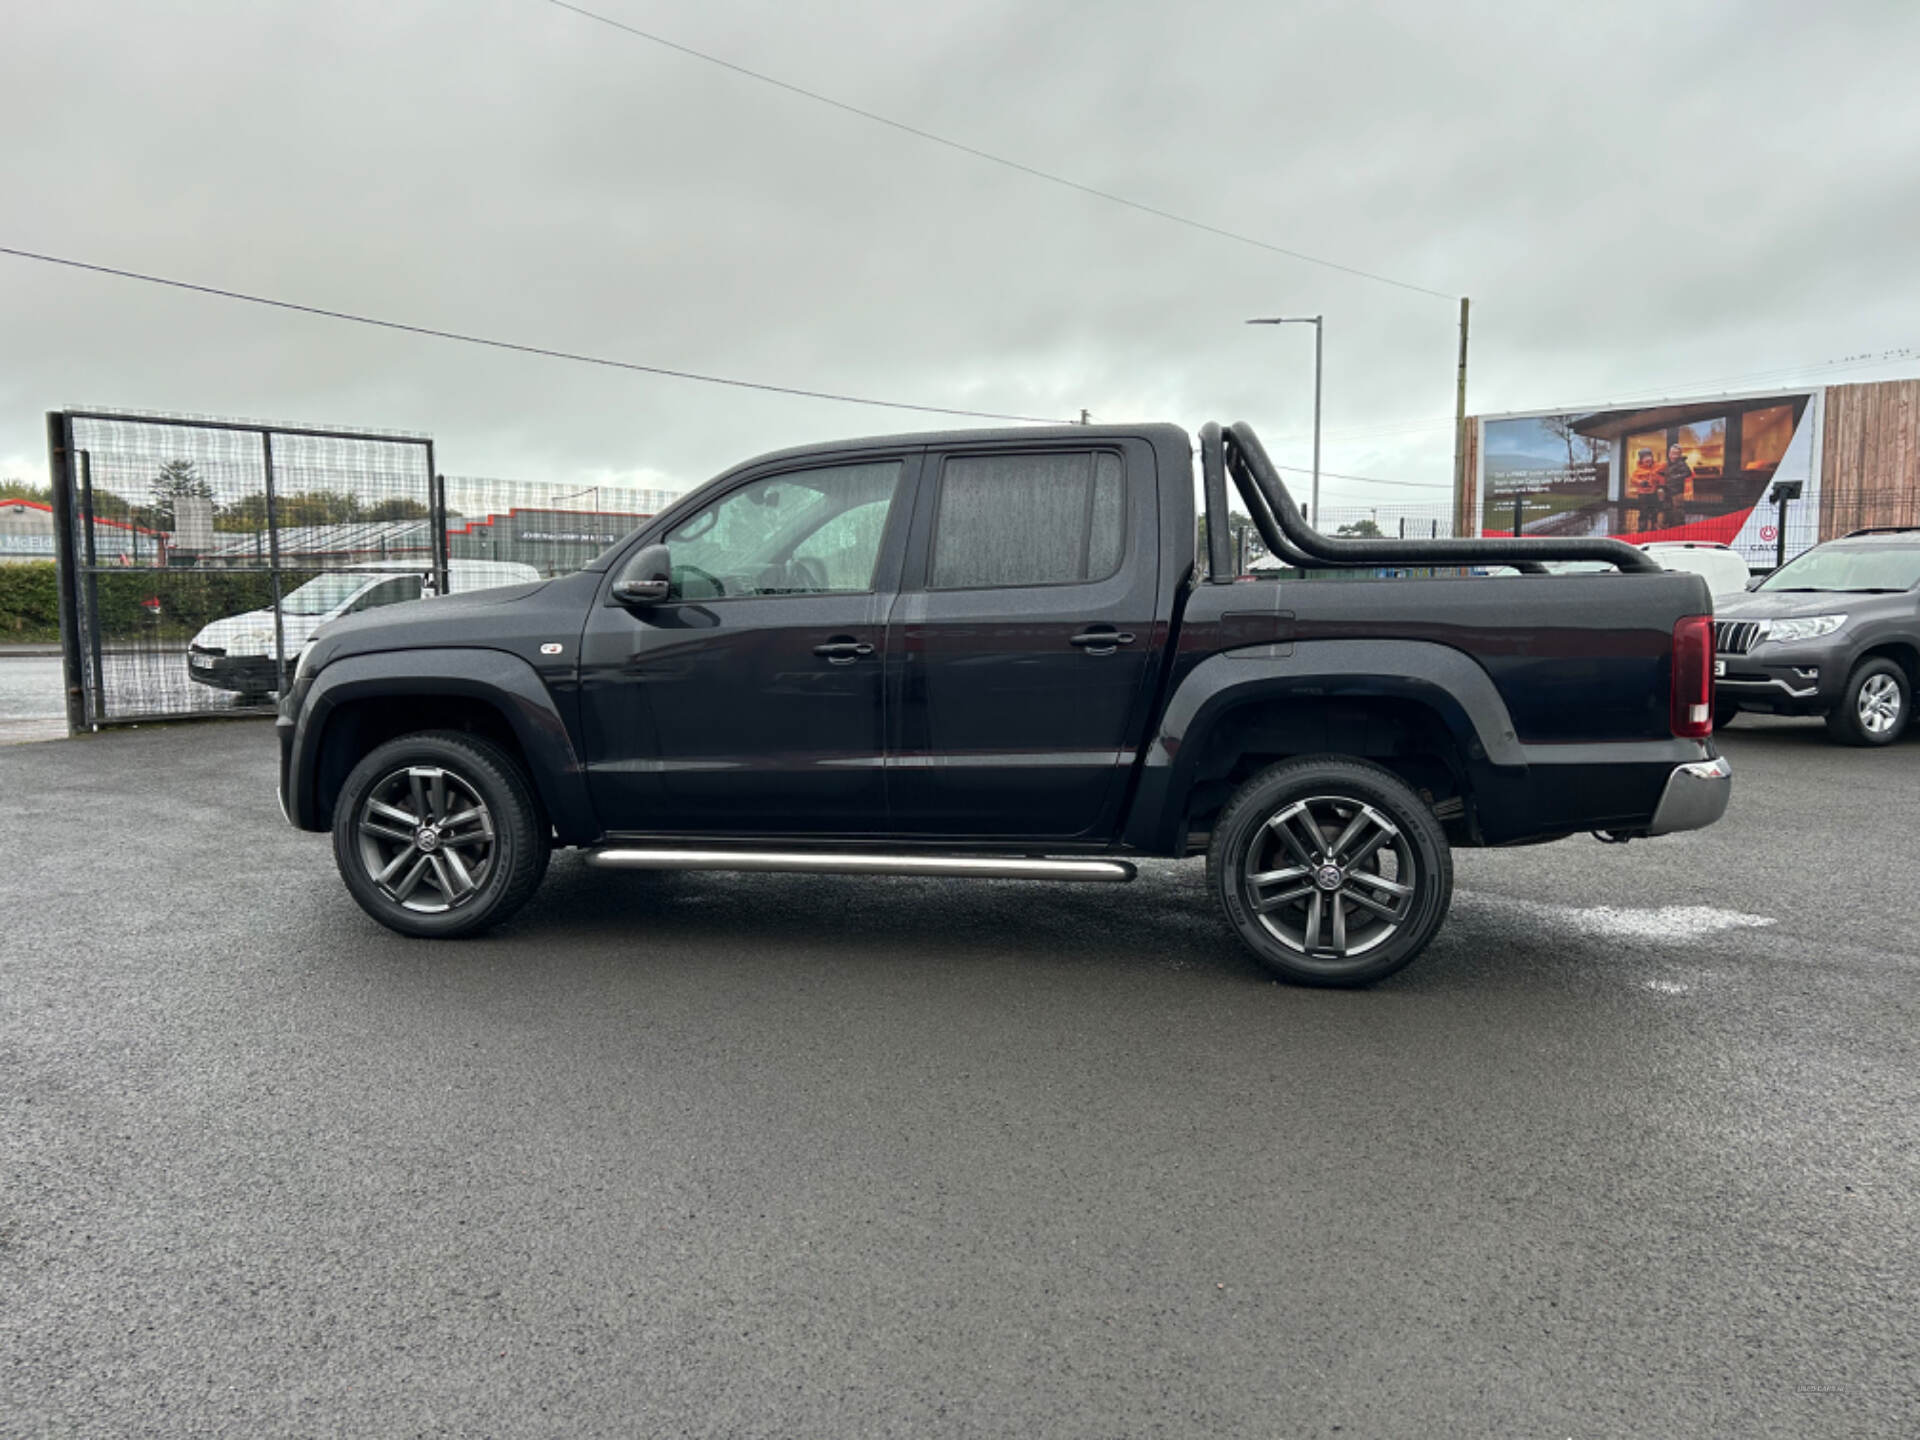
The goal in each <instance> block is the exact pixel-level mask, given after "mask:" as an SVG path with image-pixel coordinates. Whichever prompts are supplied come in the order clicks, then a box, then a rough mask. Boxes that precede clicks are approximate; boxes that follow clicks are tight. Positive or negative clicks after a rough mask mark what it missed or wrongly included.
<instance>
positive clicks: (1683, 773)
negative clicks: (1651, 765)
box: [1647, 755, 1733, 835]
mask: <svg viewBox="0 0 1920 1440" xmlns="http://www.w3.org/2000/svg"><path fill="white" fill-rule="evenodd" d="M1732 796H1733V767H1732V766H1731V765H1729V764H1728V763H1727V757H1726V756H1724V755H1716V756H1715V757H1714V758H1713V759H1711V760H1695V761H1692V762H1691V763H1689V764H1686V765H1676V766H1675V767H1674V770H1673V773H1672V774H1671V775H1669V776H1668V777H1667V785H1666V788H1665V789H1664V790H1662V791H1661V792H1660V804H1659V807H1658V808H1657V809H1656V810H1655V811H1654V812H1653V823H1652V824H1651V825H1649V826H1648V827H1647V834H1649V835H1671V834H1673V833H1675V832H1676V831H1679V830H1704V829H1705V828H1706V827H1707V826H1709V825H1711V824H1713V822H1714V821H1716V820H1718V819H1719V818H1720V817H1721V816H1722V815H1724V814H1726V813H1727V801H1728V800H1729V799H1731V798H1732Z"/></svg>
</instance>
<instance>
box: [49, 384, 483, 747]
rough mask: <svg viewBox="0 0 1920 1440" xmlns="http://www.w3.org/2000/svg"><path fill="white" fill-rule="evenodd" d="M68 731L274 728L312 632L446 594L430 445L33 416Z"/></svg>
mask: <svg viewBox="0 0 1920 1440" xmlns="http://www.w3.org/2000/svg"><path fill="white" fill-rule="evenodd" d="M47 446H48V458H49V461H50V464H49V467H48V468H49V471H50V473H51V475H52V478H53V510H54V532H55V547H56V553H57V558H58V561H59V566H60V582H61V584H60V637H61V648H62V652H63V655H64V657H65V670H66V676H65V679H66V689H67V724H68V727H69V728H70V729H72V730H74V731H80V730H86V729H92V728H97V727H98V726H101V725H122V724H132V723H135V722H139V721H149V720H167V719H182V718H188V717H196V718H197V717H203V716H216V715H263V714H271V713H272V711H273V707H274V697H275V696H276V695H278V694H279V693H281V692H282V691H283V690H284V689H285V688H286V685H287V682H288V680H289V679H290V678H291V676H292V673H293V670H294V667H295V666H296V665H297V664H298V663H299V659H300V652H301V650H302V649H303V648H304V647H305V644H306V642H307V639H308V637H309V636H311V634H312V633H313V631H314V630H315V629H316V628H318V626H319V625H321V624H322V623H324V622H325V621H327V620H329V619H333V618H335V617H336V616H338V615H342V614H348V613H352V612H354V611H358V610H363V609H367V608H371V607H372V606H375V605H380V604H386V603H389V602H391V601H394V600H401V599H411V598H415V597H417V596H418V595H420V594H421V593H423V592H425V593H434V592H444V591H445V590H446V588H447V558H448V557H447V524H446V499H445V493H444V486H443V485H442V483H441V481H440V480H439V478H438V476H437V475H436V473H435V470H434V462H433V441H432V440H430V439H428V438H427V437H426V436H423V435H402V434H396V433H378V432H374V433H368V432H356V431H348V430H334V429H324V428H301V427H296V426H285V425H261V424H253V423H248V422H244V421H231V420H203V419H194V418H187V417H179V416H163V415H149V414H138V413H131V412H115V411H81V410H67V411H56V412H53V413H51V414H49V415H48V416H47Z"/></svg>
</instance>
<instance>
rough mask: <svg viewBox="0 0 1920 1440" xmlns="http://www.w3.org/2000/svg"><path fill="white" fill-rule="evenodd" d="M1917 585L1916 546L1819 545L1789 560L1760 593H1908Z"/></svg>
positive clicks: (1919, 557) (1919, 561)
mask: <svg viewBox="0 0 1920 1440" xmlns="http://www.w3.org/2000/svg"><path fill="white" fill-rule="evenodd" d="M1916 584H1920V545H1844V544H1842V545H1822V546H1820V547H1819V548H1817V549H1814V550H1809V551H1807V553H1806V554H1804V555H1802V556H1800V557H1799V558H1798V559H1796V560H1789V561H1788V562H1787V563H1786V564H1785V565H1782V566H1781V567H1780V568H1779V569H1778V570H1776V571H1774V572H1773V574H1771V575H1769V576H1768V577H1767V578H1766V579H1765V580H1763V581H1762V582H1761V584H1760V588H1761V589H1762V590H1910V589H1912V588H1913V586H1914V585H1916Z"/></svg>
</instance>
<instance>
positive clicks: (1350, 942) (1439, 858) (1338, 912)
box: [1207, 756, 1453, 985]
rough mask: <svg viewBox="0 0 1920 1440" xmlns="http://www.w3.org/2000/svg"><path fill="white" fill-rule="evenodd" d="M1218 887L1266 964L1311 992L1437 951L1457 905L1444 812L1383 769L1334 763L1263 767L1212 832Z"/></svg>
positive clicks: (1212, 882)
mask: <svg viewBox="0 0 1920 1440" xmlns="http://www.w3.org/2000/svg"><path fill="white" fill-rule="evenodd" d="M1207 882H1208V884H1209V886H1210V887H1211V888H1212V890H1213V892H1214V897H1215V898H1216V899H1217V900H1218V901H1219V903H1220V907H1221V909H1222V910H1223V911H1224V912H1225V913H1226V917H1227V922H1228V923H1229V924H1230V925H1232V926H1233V928H1234V931H1235V933H1236V934H1238V935H1239V937H1240V939H1241V941H1242V942H1243V943H1244V944H1245V945H1246V946H1247V948H1248V949H1249V950H1251V951H1252V952H1253V953H1254V955H1255V956H1256V957H1257V958H1258V959H1259V961H1260V962H1261V964H1263V965H1265V966H1266V967H1267V968H1268V969H1269V970H1271V971H1273V972H1274V973H1275V974H1277V975H1279V976H1281V977H1282V978H1283V979H1286V980H1290V981H1294V982H1295V983H1298V984H1303V985H1365V984H1368V983H1369V982H1371V981H1374V980H1379V979H1382V978H1384V977H1385V976H1388V975H1391V974H1393V973H1394V971H1396V970H1399V969H1400V968H1401V967H1402V966H1405V965H1407V964H1409V963H1410V962H1411V961H1412V960H1413V959H1414V957H1415V956H1417V955H1418V954H1419V953H1420V952H1421V951H1422V950H1423V949H1425V948H1426V946H1427V942H1428V941H1430V940H1431V939H1432V938H1433V936H1434V933H1435V932H1436V931H1438V930H1439V928H1440V924H1441V922H1442V921H1443V920H1445V919H1446V915H1447V906H1448V905H1449V903H1450V902H1451V901H1452V898H1453V856H1452V853H1451V851H1449V849H1448V848H1447V837H1446V833H1445V832H1444V831H1443V830H1442V829H1441V828H1440V822H1439V821H1438V820H1436V819H1435V818H1434V816H1433V812H1432V811H1431V810H1430V809H1428V808H1427V806H1426V805H1425V804H1424V803H1422V801H1421V799H1420V797H1419V796H1417V795H1415V794H1414V793H1413V792H1412V791H1411V790H1409V789H1408V788H1407V786H1406V785H1405V783H1403V782H1402V781H1401V780H1400V778H1399V777H1398V776H1396V775H1394V774H1393V773H1392V772H1391V771H1388V770H1385V769H1382V768H1381V767H1380V766H1378V765H1372V764H1368V763H1367V762H1365V761H1360V760H1345V759H1340V758H1338V757H1333V756H1325V757H1320V758H1312V759H1304V760H1292V761H1288V762H1286V763H1285V764H1281V765H1275V766H1272V767H1271V768H1269V769H1266V770H1263V771H1261V772H1260V773H1259V774H1258V775H1255V776H1254V777H1252V778H1251V779H1250V780H1248V781H1247V782H1246V783H1245V784H1244V785H1242V786H1241V787H1240V789H1239V790H1238V791H1236V792H1235V794H1234V796H1233V798H1232V799H1231V800H1229V801H1228V802H1227V806H1226V808H1225V809H1224V810H1222V811H1221V813H1220V817H1219V819H1218V820H1217V821H1216V822H1215V824H1214V827H1213V841H1212V844H1211V845H1210V846H1209V847H1208V850H1207Z"/></svg>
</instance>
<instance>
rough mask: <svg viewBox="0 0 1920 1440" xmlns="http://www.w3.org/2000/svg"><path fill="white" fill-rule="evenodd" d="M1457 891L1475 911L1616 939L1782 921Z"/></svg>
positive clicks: (1676, 939) (1663, 938) (1660, 938)
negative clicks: (1522, 917) (1517, 916)
mask: <svg viewBox="0 0 1920 1440" xmlns="http://www.w3.org/2000/svg"><path fill="white" fill-rule="evenodd" d="M1455 894H1456V897H1457V898H1459V899H1462V900H1465V901H1466V902H1467V904H1468V908H1469V909H1470V910H1471V909H1472V908H1475V907H1485V908H1486V909H1489V910H1504V911H1506V912H1508V913H1509V914H1521V915H1526V916H1529V917H1530V918H1533V919H1536V920H1539V921H1540V922H1541V923H1542V924H1545V925H1552V926H1555V927H1556V928H1559V929H1567V930H1579V931H1581V932H1583V933H1585V934H1588V935H1599V936H1604V937H1605V938H1607V939H1613V940H1648V941H1653V942H1655V943H1668V944H1687V943H1689V942H1691V941H1695V940H1704V939H1706V938H1707V937H1708V936H1710V935H1718V934H1720V933H1721V932H1723V931H1726V930H1750V929H1757V928H1759V927H1761V926H1765V925H1772V924H1775V923H1776V921H1775V920H1774V917H1773V916H1771V915H1749V914H1747V913H1746V912H1744V911H1741V910H1721V909H1719V908H1717V907H1716V906H1712V905H1659V906H1627V905H1550V904H1548V903H1547V902H1545V901H1543V900H1520V899H1516V898H1514V897H1513V896H1510V895H1489V894H1487V893H1485V892H1484V891H1478V890H1460V891H1456V892H1455Z"/></svg>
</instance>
